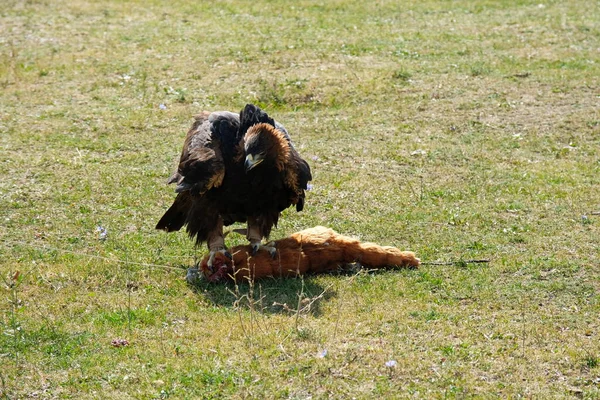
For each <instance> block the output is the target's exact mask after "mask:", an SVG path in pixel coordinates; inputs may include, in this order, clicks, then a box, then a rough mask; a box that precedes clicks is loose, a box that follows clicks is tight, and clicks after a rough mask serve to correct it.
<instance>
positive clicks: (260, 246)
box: [251, 242, 277, 259]
mask: <svg viewBox="0 0 600 400" xmlns="http://www.w3.org/2000/svg"><path fill="white" fill-rule="evenodd" d="M251 245H252V255H253V256H255V255H256V253H258V251H259V250H260V249H263V250H266V251H268V252H269V255H270V256H271V258H272V259H275V258H276V257H277V249H276V248H275V244H274V243H273V242H270V243H267V244H260V242H257V243H251Z"/></svg>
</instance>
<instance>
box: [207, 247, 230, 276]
mask: <svg viewBox="0 0 600 400" xmlns="http://www.w3.org/2000/svg"><path fill="white" fill-rule="evenodd" d="M217 253H221V254H223V255H224V256H225V257H229V259H230V260H232V259H233V257H232V256H231V254H230V253H229V252H228V251H227V250H226V249H217V250H211V251H210V252H209V253H208V261H207V262H206V265H207V266H208V269H210V271H211V272H214V271H213V264H214V262H215V256H216V255H217Z"/></svg>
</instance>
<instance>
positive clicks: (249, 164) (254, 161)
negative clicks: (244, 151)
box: [244, 154, 264, 172]
mask: <svg viewBox="0 0 600 400" xmlns="http://www.w3.org/2000/svg"><path fill="white" fill-rule="evenodd" d="M263 160H264V158H263V157H261V156H260V155H256V156H255V155H253V154H248V155H247V156H246V161H244V167H245V168H246V172H248V171H250V170H251V169H252V168H254V167H256V166H257V165H258V164H260V163H261V162H263Z"/></svg>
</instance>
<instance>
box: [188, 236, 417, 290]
mask: <svg viewBox="0 0 600 400" xmlns="http://www.w3.org/2000/svg"><path fill="white" fill-rule="evenodd" d="M273 244H274V246H275V247H276V249H277V253H276V255H275V257H272V256H271V254H270V253H269V252H267V251H259V252H257V253H256V254H255V255H252V247H251V246H249V245H245V246H244V245H240V246H235V247H232V248H231V249H229V253H230V255H231V256H232V258H229V257H228V255H226V254H223V253H218V254H216V255H215V259H214V261H213V264H212V266H211V267H209V265H208V260H209V255H206V256H205V257H204V259H203V260H202V261H201V262H200V265H199V269H200V271H201V272H202V273H203V275H204V277H205V278H206V279H207V280H208V281H209V282H220V281H225V280H232V279H235V280H236V281H238V282H240V281H243V280H245V279H260V278H266V277H291V276H298V275H304V274H317V273H323V272H328V271H334V270H336V269H337V268H338V267H340V266H342V265H344V264H350V263H353V262H358V263H360V264H361V265H363V266H365V267H368V268H386V267H393V266H398V267H412V268H416V267H418V266H419V262H420V261H419V259H418V258H416V257H415V254H414V253H412V252H410V251H400V250H398V249H397V248H395V247H389V246H379V245H377V244H375V243H368V242H364V243H363V242H360V241H359V240H357V239H354V238H351V237H348V236H344V235H340V234H339V233H337V232H335V231H333V230H332V229H329V228H325V227H322V226H316V227H314V228H310V229H305V230H303V231H300V232H296V233H294V234H292V235H291V236H290V237H287V238H284V239H280V240H277V241H275V242H273Z"/></svg>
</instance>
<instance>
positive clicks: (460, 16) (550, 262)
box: [0, 0, 600, 399]
mask: <svg viewBox="0 0 600 400" xmlns="http://www.w3.org/2000/svg"><path fill="white" fill-rule="evenodd" d="M599 26H600V9H599V7H598V4H597V3H595V2H586V1H571V2H559V1H548V2H543V3H541V2H539V1H525V0H521V1H513V2H507V1H491V0H490V1H484V0H481V1H460V0H459V1H452V2H449V1H439V0H438V1H433V0H432V1H426V2H421V1H409V2H394V1H379V2H360V3H359V2H351V1H348V0H337V1H327V2H313V1H301V2H293V3H290V2H284V1H279V0H274V1H256V2H252V3H248V2H242V1H237V0H233V1H220V2H185V1H177V0H176V1H171V2H168V3H164V2H158V1H145V2H139V1H131V2H121V1H102V2H85V1H62V0H56V1H45V0H32V1H16V0H9V1H4V2H3V3H2V5H0V89H1V90H0V174H1V176H2V179H0V254H1V257H0V276H1V277H2V280H0V291H1V294H2V295H1V296H0V298H1V299H2V300H1V302H0V364H1V365H2V368H0V398H7V399H12V398H73V399H81V398H115V399H127V398H136V399H137V398H139V399H161V398H261V397H266V398H292V399H303V398H309V397H311V398H365V399H366V398H373V397H375V396H377V397H381V398H405V397H415V398H519V397H527V398H566V397H574V396H576V397H579V398H586V399H592V398H600V378H599V377H600V367H599V362H598V359H599V358H600V344H599V343H600V340H599V334H600V333H599V332H600V319H599V318H598V315H600V294H599V290H600V284H599V282H600V250H599V243H600V230H599V227H600V215H598V214H597V212H599V211H600V197H599V195H598V193H600V178H599V177H600V150H599V149H600V111H599V110H600V108H599V104H600V98H599V96H600V92H599V91H598V88H599V87H600V56H599V54H598V49H599V48H600V30H599V29H598V27H599ZM246 102H254V103H256V104H259V105H260V106H262V107H264V108H265V109H266V110H267V111H268V112H269V113H270V114H271V115H272V116H274V117H275V118H276V119H277V120H279V121H281V122H282V123H284V124H285V125H286V127H287V128H288V130H289V131H290V132H291V134H292V136H293V138H294V141H295V143H296V144H297V147H298V148H299V150H300V152H301V154H302V155H303V156H304V157H305V158H306V159H307V160H309V162H310V164H311V167H312V169H313V175H314V181H313V184H314V188H313V190H312V191H310V192H309V193H308V197H307V206H306V208H305V211H304V212H302V213H299V214H297V213H296V212H295V211H291V210H290V211H286V212H285V213H284V217H283V218H282V220H281V223H280V225H279V227H278V229H276V230H275V231H274V234H273V238H275V239H277V238H281V237H284V236H286V235H288V234H290V233H292V232H294V231H297V230H300V229H304V228H307V227H311V226H314V225H317V224H320V225H326V226H329V227H331V228H333V229H335V230H337V231H339V232H340V233H344V234H348V235H354V236H357V237H359V238H361V239H363V240H369V241H375V242H379V243H381V244H384V245H395V246H397V247H400V248H402V249H407V250H408V249H409V250H413V251H415V252H416V253H417V254H418V256H419V257H421V259H422V260H423V261H426V262H431V261H461V260H469V259H483V258H489V259H490V260H491V261H490V262H489V263H487V264H468V263H467V264H465V263H457V264H455V265H423V266H422V267H421V268H420V269H419V270H413V271H385V272H380V273H367V272H358V273H355V274H341V275H326V276H315V277H306V278H304V279H289V280H266V281H262V282H256V283H255V285H254V286H249V285H240V286H239V287H235V286H232V285H229V286H211V285H208V284H205V283H201V284H199V285H198V286H196V287H190V286H188V285H187V284H186V283H185V281H184V276H185V271H186V269H187V268H188V267H189V266H191V265H192V264H193V263H194V262H195V260H196V259H197V258H198V257H201V256H202V255H203V252H204V251H205V250H204V249H203V248H201V249H194V247H193V243H192V242H191V241H190V240H188V238H187V237H186V236H185V234H183V233H178V234H171V235H166V234H164V233H163V232H157V231H155V230H154V229H153V228H154V225H155V223H156V221H157V219H158V218H159V217H160V216H161V215H162V213H163V212H164V211H165V210H166V208H167V207H168V205H169V204H170V202H171V201H172V199H173V197H174V193H173V189H172V188H171V187H167V186H166V185H165V183H166V179H167V177H168V176H169V174H170V172H171V171H172V169H173V168H174V166H175V159H176V157H177V156H178V153H179V150H180V146H181V144H182V140H183V135H184V133H185V132H186V131H187V129H188V127H189V125H190V124H191V121H192V119H191V116H192V115H193V114H195V113H197V112H199V111H201V110H223V109H227V110H233V111H237V110H239V109H241V108H242V107H243V106H244V104H245V103H246ZM161 104H163V105H165V106H166V109H161V107H160V105H161ZM98 226H101V227H104V228H106V230H107V237H106V239H105V240H101V238H100V232H98V231H97V227H98ZM227 240H228V243H229V244H232V245H233V244H239V243H242V242H243V238H241V237H240V236H236V235H234V234H232V235H230V236H229V237H228V239H227ZM16 271H19V272H20V274H19V276H15V272H16ZM113 339H126V340H127V341H128V342H129V345H128V346H125V347H115V346H113V345H112V344H111V341H112V340H113ZM325 350H326V354H325V352H324V351H325ZM391 360H395V361H396V365H395V366H391V367H390V366H386V362H388V361H391Z"/></svg>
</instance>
